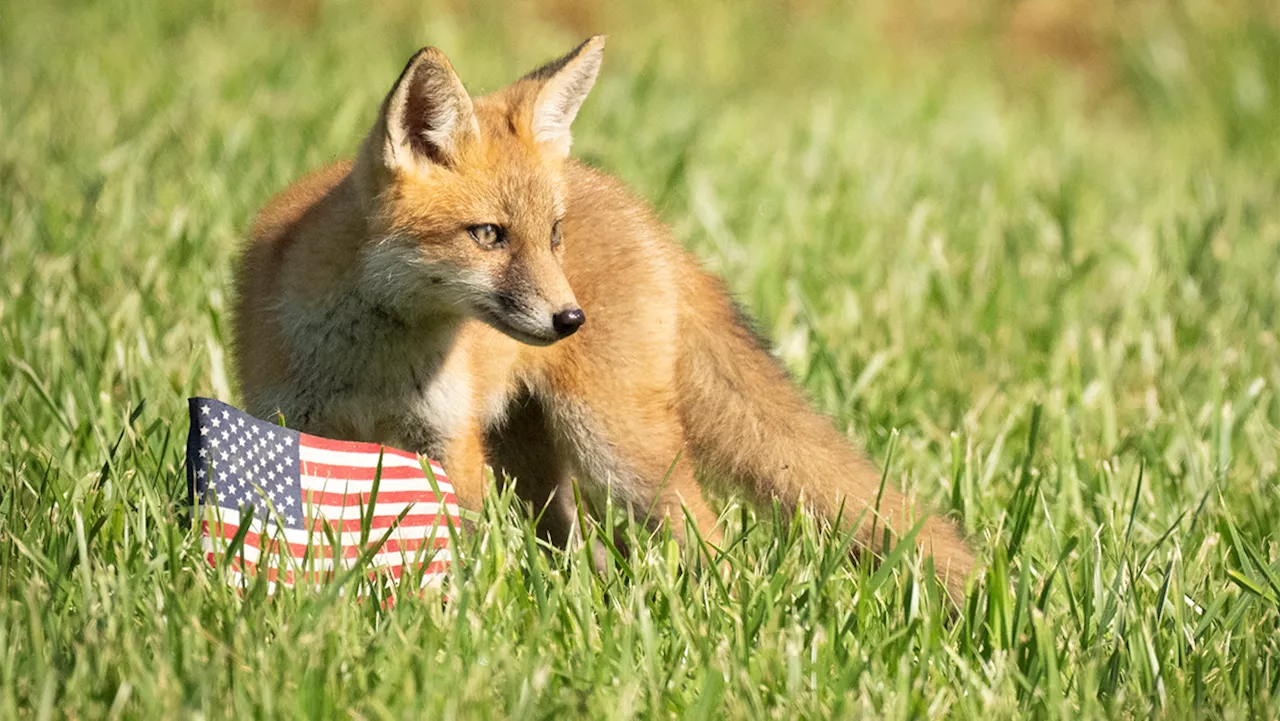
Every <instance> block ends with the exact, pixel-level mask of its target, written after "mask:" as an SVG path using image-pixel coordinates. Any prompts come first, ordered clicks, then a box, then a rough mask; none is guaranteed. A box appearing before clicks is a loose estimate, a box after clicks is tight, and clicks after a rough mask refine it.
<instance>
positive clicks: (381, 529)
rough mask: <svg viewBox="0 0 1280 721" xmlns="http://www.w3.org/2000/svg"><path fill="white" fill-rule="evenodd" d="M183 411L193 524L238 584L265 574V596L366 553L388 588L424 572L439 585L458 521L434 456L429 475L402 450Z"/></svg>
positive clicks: (207, 408) (208, 411) (202, 410)
mask: <svg viewBox="0 0 1280 721" xmlns="http://www.w3.org/2000/svg"><path fill="white" fill-rule="evenodd" d="M190 411H191V433H190V436H189V437H188V439H187V481H188V488H189V490H190V493H191V504H192V507H193V509H194V512H193V518H194V519H195V522H196V523H197V524H198V525H199V528H200V533H201V544H202V547H203V549H204V551H205V556H206V558H207V559H208V561H209V562H210V563H211V564H213V565H214V566H215V567H220V566H221V564H222V561H223V559H224V558H225V559H226V560H227V561H228V562H229V565H228V566H226V567H224V568H225V570H226V572H227V574H228V575H227V580H228V582H229V583H231V584H232V585H233V586H236V587H238V588H242V587H244V584H245V583H247V580H248V577H250V576H254V575H256V574H258V573H262V572H265V574H266V580H267V584H268V590H269V591H274V590H275V587H276V584H278V583H283V584H284V585H286V586H292V585H294V584H295V583H298V582H300V581H303V580H307V581H310V582H313V583H316V584H319V583H322V582H324V581H326V580H331V579H333V578H337V577H338V576H339V575H340V574H341V573H342V571H343V570H344V569H346V568H350V567H351V566H352V565H354V564H355V563H356V562H357V561H359V560H360V559H361V558H362V557H363V556H368V558H366V559H365V568H367V569H369V571H370V575H371V577H380V578H382V579H383V580H389V581H391V582H393V583H394V582H398V581H399V579H400V577H401V575H402V574H403V573H404V572H405V571H406V570H407V569H421V572H422V585H423V586H428V585H438V584H439V583H440V582H441V581H442V580H443V579H444V576H445V572H446V570H447V569H448V565H449V562H450V561H451V560H452V556H451V553H450V548H449V537H450V524H452V527H453V528H454V529H457V528H459V520H460V519H459V515H458V501H457V498H456V497H455V496H454V493H453V486H451V485H450V484H449V479H448V478H446V477H445V475H444V471H443V470H442V469H441V468H440V466H439V465H437V464H436V463H435V462H434V461H426V463H427V464H428V465H427V468H428V469H429V470H430V472H431V474H432V476H433V478H428V477H427V474H426V473H425V472H424V470H423V461H425V459H422V460H420V459H419V458H418V456H416V455H414V454H412V453H409V452H406V451H401V450H397V449H395V448H388V447H385V446H381V445H378V444H376V443H355V442H351V441H335V440H329V439H327V438H320V437H318V436H312V435H308V434H306V433H299V432H298V431H294V430H290V429H288V428H283V427H281V426H278V425H275V424H274V423H268V422H266V421H261V420H258V419H257V418H254V417H253V416H251V415H249V414H248V413H245V412H244V411H241V410H238V409H236V408H233V407H231V406H229V405H227V404H225V403H221V402H219V401H215V400H213V399H210V398H192V399H191V400H190ZM379 463H381V472H379ZM375 485H376V497H375ZM437 491H438V492H439V493H438V494H437ZM237 537H239V538H240V539H241V540H242V542H241V543H240V544H239V545H238V547H236V548H235V549H234V550H235V552H234V553H233V554H231V557H230V558H226V557H227V551H228V550H230V549H232V547H233V545H236V544H235V543H234V539H236V538H237ZM335 542H336V543H335Z"/></svg>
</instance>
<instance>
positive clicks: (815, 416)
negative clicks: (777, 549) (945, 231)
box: [677, 271, 973, 602]
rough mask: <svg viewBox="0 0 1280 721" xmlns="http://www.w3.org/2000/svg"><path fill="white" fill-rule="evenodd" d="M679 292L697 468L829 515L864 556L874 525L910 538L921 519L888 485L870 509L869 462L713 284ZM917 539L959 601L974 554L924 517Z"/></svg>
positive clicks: (683, 378) (696, 282)
mask: <svg viewBox="0 0 1280 721" xmlns="http://www.w3.org/2000/svg"><path fill="white" fill-rule="evenodd" d="M682 285H683V286H684V287H683V288H682V290H683V291H684V293H683V295H684V298H685V301H686V306H685V308H684V309H682V310H683V311H684V312H682V313H681V319H680V331H679V338H680V341H679V342H680V346H681V347H680V352H679V360H678V369H677V375H678V378H679V398H680V415H681V419H682V421H683V424H684V428H685V436H686V442H687V443H688V444H689V451H690V453H691V454H692V455H693V457H694V458H695V460H696V461H697V462H698V463H699V465H700V466H702V467H703V468H704V469H706V470H707V471H709V472H711V473H712V474H714V475H716V476H719V477H722V478H726V479H728V480H729V481H730V482H732V483H734V484H735V485H737V486H739V487H740V488H741V489H742V490H744V491H746V492H747V493H749V494H751V495H752V496H754V497H755V500H756V501H757V502H763V503H768V502H769V501H770V499H775V498H776V499H777V500H778V501H779V502H780V503H781V504H782V505H783V506H784V507H785V508H788V509H794V508H795V507H796V506H798V505H801V504H803V505H804V506H806V507H807V508H808V509H810V510H811V511H812V512H815V513H817V514H819V515H820V516H821V518H822V519H824V520H825V521H826V522H828V523H834V522H835V520H836V518H837V516H838V515H839V516H840V517H841V518H842V519H843V520H844V523H845V524H846V525H849V524H853V523H860V525H859V528H858V530H857V533H856V536H855V537H856V539H857V542H858V544H859V546H861V547H862V548H863V549H868V548H871V547H872V543H873V539H872V538H871V535H872V533H873V530H872V527H873V524H874V526H875V528H876V529H877V530H875V531H874V533H875V535H876V536H880V535H881V533H882V530H881V529H884V528H885V524H888V526H889V527H890V529H892V530H893V531H894V532H896V533H897V534H905V533H907V532H908V531H910V530H911V529H912V528H913V527H914V526H915V524H916V523H917V522H918V520H919V518H920V517H922V516H923V515H924V514H923V513H915V512H913V509H912V508H911V507H909V505H908V504H907V499H906V497H905V496H903V494H902V493H901V492H900V491H899V490H898V489H897V488H894V487H893V486H892V485H891V484H886V485H885V487H884V491H883V494H882V495H881V496H880V504H879V512H878V514H877V513H876V512H875V511H874V507H875V504H876V496H877V493H879V491H880V479H881V475H880V472H879V471H878V470H877V469H876V467H875V464H874V463H872V462H871V461H869V460H868V459H867V458H866V457H864V456H863V455H862V454H861V453H859V452H858V451H856V450H855V449H854V448H853V447H852V446H851V445H850V444H849V442H848V440H847V439H845V438H844V437H843V436H842V435H841V434H840V433H838V432H837V431H836V429H835V428H834V427H833V426H832V424H831V421H830V420H829V419H827V418H825V417H824V416H822V415H821V414H819V413H817V412H815V411H814V410H813V409H812V408H810V406H809V404H808V403H807V402H806V401H805V400H804V398H803V397H802V396H801V395H800V394H799V393H798V392H797V390H796V388H795V387H794V385H793V384H792V382H791V380H790V378H788V377H787V374H786V373H785V372H784V371H783V369H782V368H781V367H780V366H779V365H778V363H777V362H776V361H775V360H774V359H773V358H772V357H771V356H770V355H769V353H768V350H767V348H766V347H764V344H763V343H762V342H761V341H760V340H759V339H758V338H757V336H756V335H755V334H754V333H753V332H752V331H751V329H750V328H749V323H748V322H747V321H746V319H744V318H742V317H740V314H739V313H738V311H737V309H736V308H735V307H734V305H733V303H732V302H731V301H730V299H729V296H728V294H727V293H726V292H725V291H724V290H723V288H722V287H721V285H720V283H719V281H717V280H715V279H713V278H711V277H710V276H708V275H705V274H703V273H701V272H698V271H694V272H691V273H690V274H689V275H688V276H687V277H686V278H685V280H684V282H683V284H682ZM842 503H843V513H842V512H841V504H842ZM841 513H842V515H841ZM916 541H917V543H918V544H919V545H920V546H921V548H923V549H924V551H925V552H926V553H929V554H931V555H932V556H933V559H934V566H935V568H936V569H937V571H938V574H939V576H940V578H941V580H942V581H943V583H944V584H945V586H946V587H947V590H948V593H949V594H950V595H951V597H952V599H953V600H955V601H957V602H960V601H961V600H962V595H963V590H964V582H965V578H966V577H967V576H968V575H969V572H970V570H971V569H972V567H973V555H972V553H971V552H970V551H969V549H968V547H967V545H966V543H965V541H964V539H963V538H962V537H961V535H960V533H959V532H958V531H957V529H956V528H955V526H954V525H953V524H951V523H950V522H948V521H947V520H946V519H943V518H938V517H930V518H927V519H926V520H925V522H924V525H923V526H922V527H921V529H920V532H919V533H918V534H917V536H916ZM876 545H877V547H878V544H876Z"/></svg>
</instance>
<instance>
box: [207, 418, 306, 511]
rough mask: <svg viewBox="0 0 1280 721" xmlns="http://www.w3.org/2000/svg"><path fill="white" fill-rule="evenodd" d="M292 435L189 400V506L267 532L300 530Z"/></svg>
mask: <svg viewBox="0 0 1280 721" xmlns="http://www.w3.org/2000/svg"><path fill="white" fill-rule="evenodd" d="M299 435H300V434H299V433H298V432H297V431H293V430H289V429H288V428H282V427H281V426H278V425H275V424H274V423H268V422H266V421H261V420H258V419H257V418H254V417H253V416H251V415H249V414H247V413H245V412H243V411H241V410H238V409H236V408H233V407H231V406H229V405H227V404H225V403H220V402H218V401H215V400H211V399H208V398H193V399H191V432H190V435H189V436H188V437H187V459H188V463H187V475H188V490H189V492H190V499H191V503H192V505H195V503H196V499H200V503H203V504H212V505H216V506H218V507H220V508H228V509H233V510H237V511H239V512H240V513H241V514H245V513H248V512H249V510H250V509H252V510H253V517H254V518H256V519H266V522H267V523H268V525H269V526H276V525H279V522H280V521H283V524H284V527H285V528H290V529H302V528H304V524H303V518H304V516H305V513H304V509H303V498H302V485H301V461H300V456H299V450H298V444H299Z"/></svg>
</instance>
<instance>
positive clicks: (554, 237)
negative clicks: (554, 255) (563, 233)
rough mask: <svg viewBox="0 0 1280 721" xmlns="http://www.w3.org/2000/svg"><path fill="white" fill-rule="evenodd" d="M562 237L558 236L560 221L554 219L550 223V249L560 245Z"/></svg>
mask: <svg viewBox="0 0 1280 721" xmlns="http://www.w3.org/2000/svg"><path fill="white" fill-rule="evenodd" d="M561 242H563V238H561V237H560V221H558V220H557V221H556V222H555V223H552V225H551V249H552V250H555V249H556V248H559V247H560V243H561Z"/></svg>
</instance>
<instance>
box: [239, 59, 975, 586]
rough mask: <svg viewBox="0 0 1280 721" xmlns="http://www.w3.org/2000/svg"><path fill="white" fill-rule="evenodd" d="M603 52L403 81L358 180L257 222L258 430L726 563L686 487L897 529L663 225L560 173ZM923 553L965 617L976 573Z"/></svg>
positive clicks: (249, 366)
mask: <svg viewBox="0 0 1280 721" xmlns="http://www.w3.org/2000/svg"><path fill="white" fill-rule="evenodd" d="M604 43H605V41H604V37H603V36H596V37H592V38H590V39H589V40H587V41H586V42H584V43H582V45H580V46H578V47H577V48H575V49H574V50H573V51H572V52H570V53H569V54H567V55H565V56H564V57H562V58H560V59H558V60H555V61H553V62H551V63H548V64H546V65H544V66H542V67H540V68H538V69H537V70H534V71H533V72H531V73H529V74H528V75H526V76H524V77H523V78H521V79H520V80H518V81H516V82H515V83H514V84H512V85H510V86H508V87H506V88H505V89H503V90H500V91H498V92H495V93H493V94H491V95H486V96H484V97H477V98H472V97H471V96H470V95H469V94H468V93H467V90H466V89H465V88H464V87H463V85H462V82H461V81H460V80H459V79H458V76H457V75H456V74H455V72H454V70H453V67H452V66H451V65H450V63H449V60H448V59H447V58H446V57H445V56H444V54H443V53H441V52H440V51H439V50H436V49H434V48H425V49H423V50H421V51H419V52H418V53H417V54H416V55H414V56H413V58H412V59H411V60H410V61H409V64H408V65H407V66H406V67H405V69H404V71H403V72H402V73H401V75H400V78H399V79H398V80H397V81H396V83H395V86H394V87H393V88H392V90H391V92H390V94H389V95H387V97H386V99H385V101H384V102H383V103H382V106H381V109H380V112H379V114H378V118H377V121H376V123H375V125H374V127H373V129H372V131H371V132H370V133H369V134H368V136H367V137H366V138H365V140H364V143H363V145H362V146H361V148H360V149H359V151H358V153H357V154H356V157H355V159H354V161H349V162H343V163H338V164H336V165H333V166H331V167H328V168H326V169H324V170H321V171H319V172H317V173H315V174H313V175H311V176H310V177H307V178H305V179H303V180H301V181H299V182H297V183H296V184H294V185H293V186H292V187H290V188H289V189H287V190H285V191H284V192H283V193H282V194H280V195H279V196H278V197H276V198H275V199H274V200H272V201H271V202H270V204H268V205H267V207H266V208H265V209H264V210H262V212H261V213H260V215H259V216H258V218H257V221H256V223H255V225H254V228H253V233H252V240H251V242H250V243H249V244H248V246H247V248H246V249H245V250H244V253H243V256H242V258H241V260H240V263H239V266H238V268H237V274H236V281H237V293H238V297H237V301H236V306H235V318H234V322H235V365H236V371H237V373H238V375H239V381H240V388H241V390H242V392H243V394H244V399H245V402H246V403H247V405H248V408H249V410H250V411H251V412H252V413H254V414H257V415H260V416H271V415H274V414H276V413H277V412H278V413H281V414H283V416H284V418H285V420H286V422H287V423H288V424H289V425H290V426H293V427H296V428H298V429H301V430H304V431H306V432H309V433H315V434H320V435H326V436H330V437H334V438H341V439H350V440H363V441H376V442H382V443H388V444H393V445H400V446H402V447H406V448H411V449H413V450H415V451H417V452H420V453H423V454H426V455H428V456H430V457H432V458H436V459H438V460H440V461H441V462H442V463H443V465H444V467H445V470H446V472H447V473H448V474H449V478H450V480H451V481H452V482H453V484H454V485H455V488H456V490H457V494H458V499H459V503H460V504H462V505H463V506H464V507H469V508H473V509H474V508H478V507H479V505H480V503H481V500H482V494H483V492H484V489H485V487H486V477H485V465H486V462H488V463H489V464H490V465H492V466H493V468H494V469H495V470H496V471H498V474H497V475H498V476H499V477H500V478H503V477H514V478H516V479H517V481H518V482H517V486H516V487H517V492H518V493H520V495H521V496H522V497H523V498H524V499H526V500H527V501H530V502H532V503H533V504H534V506H535V507H536V508H538V509H539V510H541V512H542V516H541V521H540V528H539V532H540V533H542V534H543V535H544V536H545V537H547V538H548V539H550V540H552V541H553V542H557V543H568V542H570V540H571V539H572V538H573V537H574V534H575V533H576V532H577V531H576V525H575V522H576V518H577V515H576V505H575V503H574V500H573V493H572V486H571V478H575V477H576V478H578V479H580V480H581V482H582V483H583V484H584V486H586V487H587V488H594V489H597V490H598V489H603V488H606V487H607V488H608V489H609V491H610V492H611V493H612V494H613V497H614V498H616V499H620V500H621V501H622V502H624V503H627V504H629V505H630V506H631V507H632V508H634V509H637V510H638V511H639V512H640V514H642V515H644V514H648V515H647V516H645V517H647V518H648V519H649V521H650V523H651V524H655V525H656V524H661V523H663V522H664V521H667V520H670V521H672V522H671V523H670V524H669V526H670V530H671V532H672V534H673V535H674V536H675V538H676V539H677V540H679V541H681V542H684V539H685V528H686V526H685V523H684V514H685V512H686V511H687V513H688V516H689V518H690V519H691V520H692V521H693V523H694V524H696V527H697V529H698V530H699V533H700V534H701V535H702V536H703V537H704V538H705V539H707V540H708V541H709V542H711V543H712V544H716V543H717V542H718V541H719V539H720V531H719V529H718V527H717V515H716V512H715V511H714V510H712V508H711V507H710V506H709V505H708V503H707V500H706V499H705V498H704V496H703V493H702V490H701V489H700V487H699V485H698V483H697V482H696V481H695V477H694V472H695V469H697V470H699V471H700V472H701V473H702V474H703V475H704V476H706V477H708V478H717V479H723V480H725V481H727V483H728V485H729V487H730V488H732V489H733V490H735V491H740V492H743V493H745V495H746V496H748V497H749V498H750V499H752V500H754V501H756V502H764V503H768V502H770V501H771V500H772V499H776V500H778V501H779V502H780V503H781V504H782V505H783V507H785V508H790V509H794V508H796V507H798V506H803V507H805V508H807V509H809V510H810V511H812V512H813V513H816V514H818V516H819V517H820V518H821V519H822V520H823V521H825V522H827V523H834V522H836V519H837V518H838V517H839V518H842V519H843V523H845V524H846V525H851V524H853V523H857V522H859V521H861V525H860V527H859V530H858V532H857V534H856V538H857V539H858V542H859V543H860V545H861V546H862V547H863V548H864V549H865V548H867V547H869V546H870V545H871V544H872V542H873V539H872V538H871V535H872V533H873V530H872V529H873V527H875V526H876V525H878V526H879V528H880V529H884V528H885V527H886V526H888V527H890V528H892V529H894V530H895V531H897V532H898V533H905V531H906V530H908V529H910V528H911V527H912V526H913V521H914V520H915V519H914V517H913V513H912V509H911V508H910V506H909V503H908V501H907V499H906V497H905V496H904V495H903V494H902V493H900V492H899V491H898V490H897V489H894V488H892V487H885V488H884V489H883V494H882V496H881V497H880V498H879V507H878V509H877V508H876V507H875V506H876V503H877V497H878V494H879V492H880V473H879V472H878V471H877V470H876V467H875V465H874V464H873V463H871V462H870V461H868V460H867V459H866V458H865V457H864V456H863V455H861V454H860V453H858V452H857V451H855V450H854V448H853V447H851V446H850V444H849V442H848V441H847V439H846V438H845V437H844V436H843V435H842V434H841V433H839V432H837V431H836V429H835V428H834V427H833V425H832V423H831V422H830V420H829V419H827V418H826V417H824V416H822V415H820V414H818V413H816V412H815V411H814V410H812V409H811V408H810V407H809V406H808V404H807V403H806V401H805V400H804V399H803V397H802V396H801V395H800V394H799V393H798V392H797V390H796V389H795V388H794V387H793V385H792V383H791V381H790V379H789V377H788V375H787V374H786V372H785V371H784V369H783V368H782V367H781V366H780V364H779V363H778V362H776V361H775V359H774V358H773V357H772V356H771V355H770V353H769V352H768V347H767V345H766V344H765V343H764V342H762V341H761V340H760V338H759V337H758V336H757V335H755V334H754V332H753V331H752V330H751V328H752V326H751V323H750V321H749V320H748V319H746V318H745V317H744V316H743V315H742V314H741V313H740V312H739V310H738V308H737V306H736V305H735V304H734V303H733V301H732V300H731V299H730V296H729V294H728V292H727V290H726V288H725V285H724V284H723V283H722V282H721V281H720V280H718V279H716V278H714V277H713V276H711V275H709V274H708V273H706V272H704V271H703V270H702V269H701V268H700V267H699V265H698V263H697V261H696V260H695V259H694V258H693V257H692V256H691V255H690V254H689V253H688V252H686V251H685V250H684V249H683V248H682V247H681V246H680V245H679V244H677V243H676V242H675V241H674V240H673V239H672V238H671V237H670V235H669V233H668V231H667V230H666V229H665V228H664V227H663V225H662V224H661V223H659V221H658V220H657V219H656V217H655V215H654V213H653V211H652V210H650V209H649V208H648V207H647V206H646V205H645V204H644V203H642V202H641V201H639V200H637V199H636V198H635V197H633V196H632V195H631V194H630V193H629V192H628V191H627V190H625V189H624V188H623V187H622V185H621V184H620V183H619V182H618V181H616V180H614V179H613V178H611V177H609V176H608V175H605V174H603V173H601V172H599V171H597V170H593V169H591V168H589V167H587V166H585V165H583V164H580V163H578V162H575V161H574V160H573V159H571V158H570V157H569V146H570V142H571V137H570V128H569V126H570V124H571V123H572V122H573V120H574V117H575V116H576V115H577V113H578V110H579V108H580V107H581V106H582V103H583V100H584V99H585V98H586V96H587V93H588V92H589V91H590V90H591V88H592V86H593V84H594V83H595V80H596V75H597V73H598V72H599V69H600V62H601V58H602V55H603V51H604ZM917 542H918V543H919V544H920V545H921V546H922V547H923V548H924V549H925V551H926V552H927V553H929V554H931V555H932V557H933V559H934V565H935V568H936V569H938V573H939V574H940V577H941V579H942V580H943V581H944V583H945V585H946V586H947V589H948V592H949V593H950V594H951V597H952V598H953V599H958V598H960V596H961V594H962V592H963V584H964V580H965V577H966V576H967V574H968V573H969V571H970V570H971V568H972V566H973V557H972V555H971V554H970V552H969V550H968V548H967V547H966V544H965V541H964V540H963V539H962V538H961V536H960V534H959V533H958V532H957V530H956V529H955V528H954V527H953V525H952V524H951V523H949V522H948V521H946V520H944V519H941V518H937V517H930V518H928V519H927V520H925V521H924V523H923V526H922V527H921V532H920V533H919V534H918V536H917Z"/></svg>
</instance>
